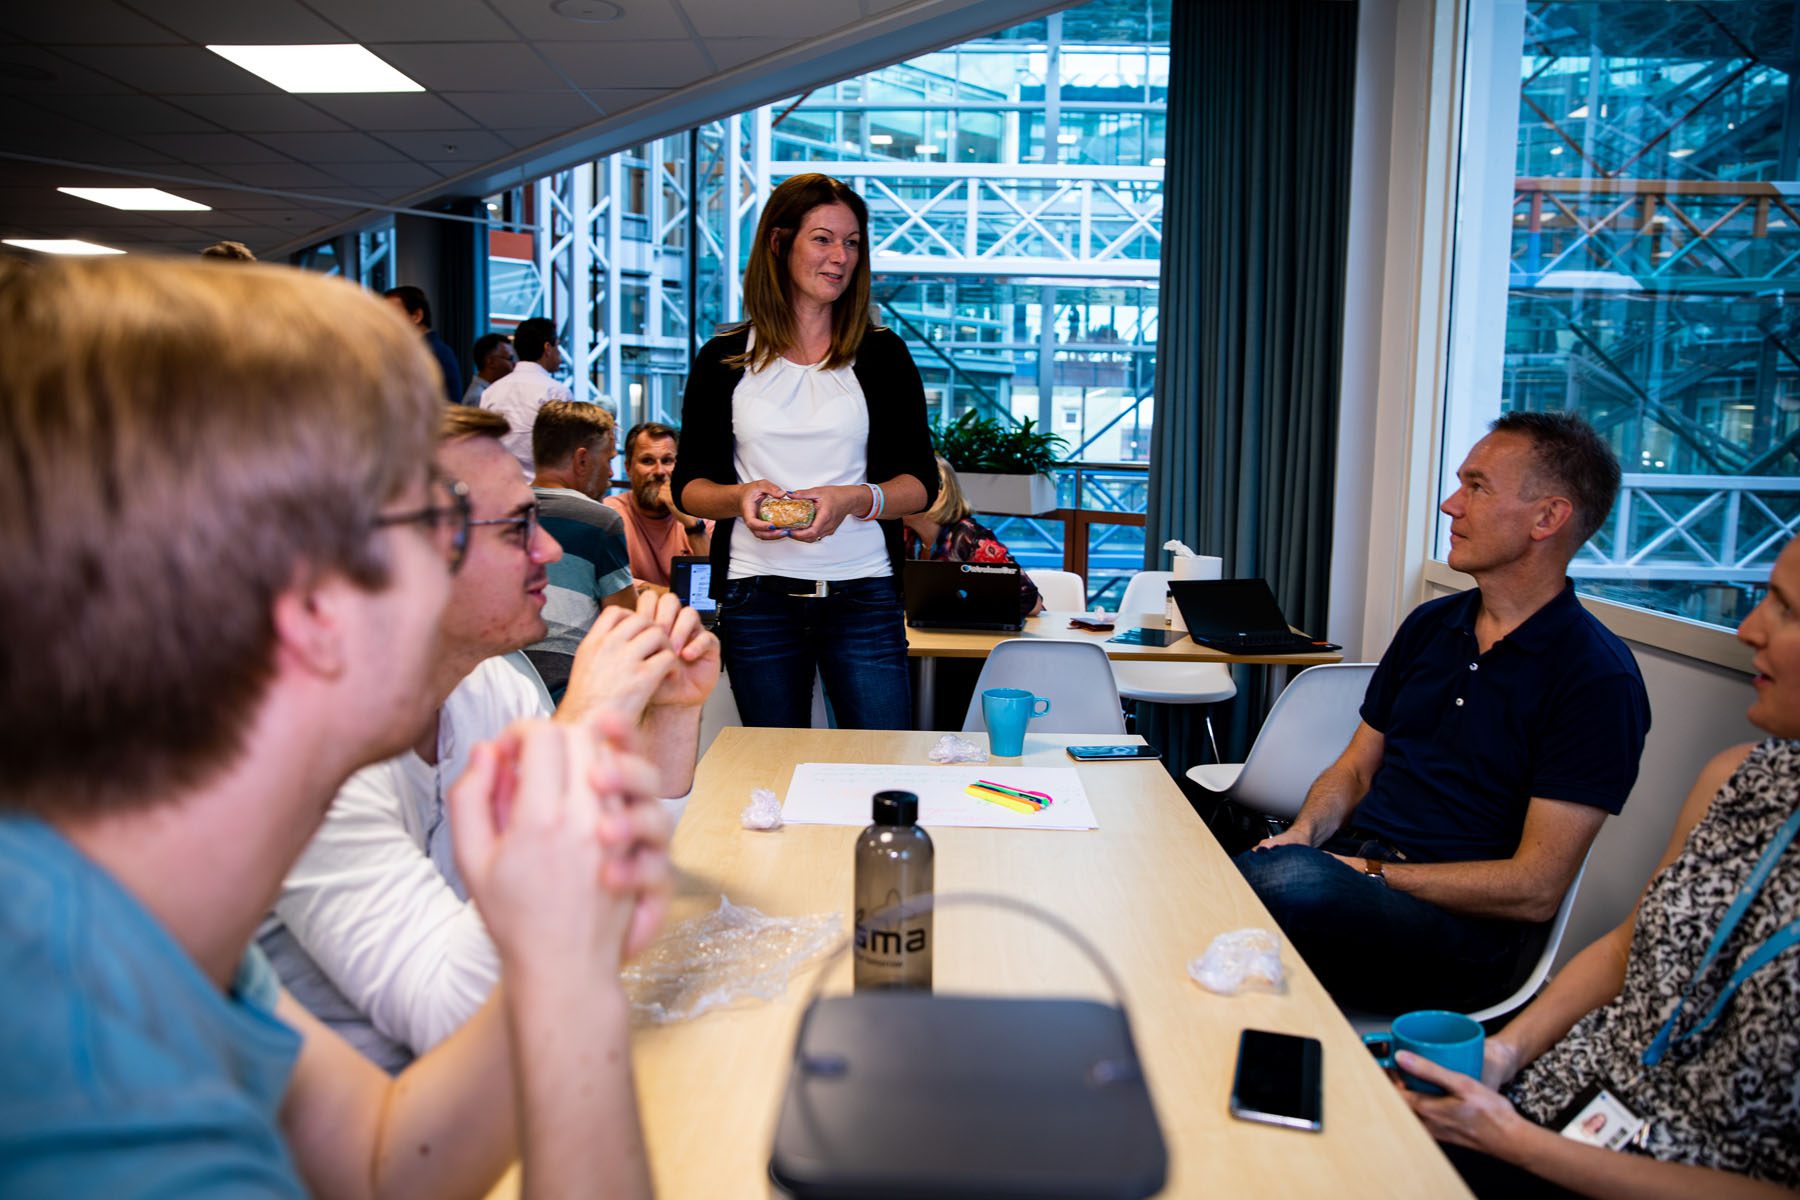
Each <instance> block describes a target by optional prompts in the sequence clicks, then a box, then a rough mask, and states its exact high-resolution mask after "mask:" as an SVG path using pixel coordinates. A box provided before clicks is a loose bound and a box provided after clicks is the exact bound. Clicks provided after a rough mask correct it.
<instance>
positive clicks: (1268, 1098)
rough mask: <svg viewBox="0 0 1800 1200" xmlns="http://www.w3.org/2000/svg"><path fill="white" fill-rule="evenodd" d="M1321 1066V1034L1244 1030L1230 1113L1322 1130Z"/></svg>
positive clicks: (1322, 1056)
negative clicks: (1313, 1036) (1316, 1035)
mask: <svg viewBox="0 0 1800 1200" xmlns="http://www.w3.org/2000/svg"><path fill="white" fill-rule="evenodd" d="M1323 1064H1324V1052H1323V1051H1322V1050H1321V1049H1320V1047H1319V1039H1318V1038H1309V1037H1295V1036H1293V1035H1292V1034H1286V1033H1270V1032H1269V1031H1268V1030H1266V1029H1246V1030H1244V1032H1243V1033H1242V1034H1240V1035H1239V1037H1238V1057H1237V1070H1236V1071H1235V1072H1234V1073H1233V1074H1232V1077H1231V1115H1232V1116H1234V1117H1236V1118H1238V1119H1239V1120H1240V1121H1262V1122H1265V1123H1267V1124H1270V1125H1283V1126H1286V1127H1287V1128H1289V1129H1306V1130H1311V1131H1312V1132H1313V1133H1317V1132H1319V1130H1320V1129H1322V1128H1323V1127H1324V1114H1323V1111H1322V1104H1323V1101H1322V1099H1321V1090H1322V1080H1323V1078H1324V1072H1323Z"/></svg>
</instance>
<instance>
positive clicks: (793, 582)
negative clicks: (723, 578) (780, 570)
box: [754, 575, 846, 600]
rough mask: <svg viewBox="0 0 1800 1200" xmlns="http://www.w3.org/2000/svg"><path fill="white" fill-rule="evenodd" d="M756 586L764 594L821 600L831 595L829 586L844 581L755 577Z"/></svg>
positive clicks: (770, 576)
mask: <svg viewBox="0 0 1800 1200" xmlns="http://www.w3.org/2000/svg"><path fill="white" fill-rule="evenodd" d="M754 578H755V579H756V586H757V588H758V589H759V590H761V591H765V592H779V593H781V594H782V595H784V596H797V597H799V598H801V599H803V600H823V599H824V598H825V597H827V596H829V595H830V594H831V585H832V584H833V583H836V584H838V585H840V586H841V585H842V584H843V583H844V582H846V581H844V580H841V579H837V580H833V579H794V578H792V577H790V576H787V575H757V576H755V577H754Z"/></svg>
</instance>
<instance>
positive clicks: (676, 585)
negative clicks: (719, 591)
mask: <svg viewBox="0 0 1800 1200" xmlns="http://www.w3.org/2000/svg"><path fill="white" fill-rule="evenodd" d="M711 588H712V560H711V559H708V558H703V557H700V556H699V555H691V556H688V555H684V556H682V557H680V558H677V559H674V560H672V561H671V562H670V563H669V590H670V591H671V592H674V593H675V594H676V595H677V596H679V597H680V598H681V602H682V603H683V604H685V605H687V606H688V607H689V608H691V609H693V610H694V611H695V612H697V613H699V614H700V623H701V624H702V625H704V626H706V627H707V628H708V629H711V628H712V627H713V622H714V621H716V620H718V619H719V605H718V603H717V602H716V601H715V600H714V599H713V598H712V597H711V596H710V595H708V594H707V593H708V592H709V591H710V590H711Z"/></svg>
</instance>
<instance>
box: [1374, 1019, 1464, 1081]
mask: <svg viewBox="0 0 1800 1200" xmlns="http://www.w3.org/2000/svg"><path fill="white" fill-rule="evenodd" d="M1378 1042H1385V1043H1387V1045H1388V1047H1389V1049H1388V1052H1387V1054H1385V1055H1377V1056H1376V1061H1377V1062H1379V1063H1380V1064H1381V1065H1382V1066H1384V1067H1386V1068H1387V1069H1388V1070H1390V1071H1391V1070H1394V1069H1395V1066H1394V1055H1395V1053H1396V1052H1398V1051H1401V1050H1410V1051H1412V1052H1413V1053H1414V1054H1416V1055H1418V1056H1419V1057H1420V1058H1428V1059H1430V1060H1431V1061H1432V1062H1434V1063H1436V1064H1437V1065H1438V1066H1440V1067H1447V1068H1449V1069H1450V1070H1452V1071H1460V1072H1461V1073H1462V1074H1464V1075H1469V1076H1472V1077H1474V1078H1476V1079H1480V1078H1481V1054H1482V1048H1483V1045H1484V1042H1485V1037H1484V1035H1483V1034H1482V1032H1481V1023H1480V1022H1479V1021H1476V1020H1475V1019H1474V1018H1472V1017H1465V1016H1463V1014H1461V1013H1453V1012H1443V1011H1440V1010H1438V1009H1424V1010H1422V1011H1420V1012H1409V1013H1406V1014H1404V1015H1403V1016H1398V1017H1395V1018H1394V1022H1393V1027H1392V1028H1391V1029H1390V1030H1388V1032H1386V1033H1380V1032H1377V1033H1365V1034H1363V1043H1364V1044H1365V1045H1370V1046H1373V1045H1375V1044H1376V1043H1378ZM1400 1079H1401V1082H1403V1083H1405V1084H1406V1086H1407V1087H1409V1088H1411V1089H1412V1090H1413V1091H1415V1092H1420V1093H1423V1094H1424V1095H1427V1096H1441V1095H1443V1094H1444V1089H1443V1088H1441V1087H1439V1086H1437V1084H1435V1083H1426V1082H1425V1081H1424V1080H1423V1079H1420V1078H1418V1077H1416V1076H1413V1075H1409V1074H1407V1073H1406V1072H1405V1071H1401V1072H1400Z"/></svg>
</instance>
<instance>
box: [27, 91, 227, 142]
mask: <svg viewBox="0 0 1800 1200" xmlns="http://www.w3.org/2000/svg"><path fill="white" fill-rule="evenodd" d="M34 99H35V102H36V103H37V104H38V105H40V106H42V107H44V108H47V109H49V110H50V111H52V112H57V113H61V114H62V115H63V116H65V117H71V118H73V119H74V120H77V121H84V122H86V123H87V124H89V125H92V126H94V127H95V128H97V129H103V130H107V131H109V132H112V133H217V132H219V127H218V126H217V125H215V124H213V123H212V122H211V121H208V120H205V119H204V118H202V117H197V116H195V115H194V114H193V113H190V112H186V111H184V110H182V109H180V108H177V107H175V106H174V105H172V104H165V103H163V102H162V101H161V100H157V99H153V98H152V97H149V96H133V95H129V94H125V95H102V96H58V95H47V96H37V97H35V98H34Z"/></svg>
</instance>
